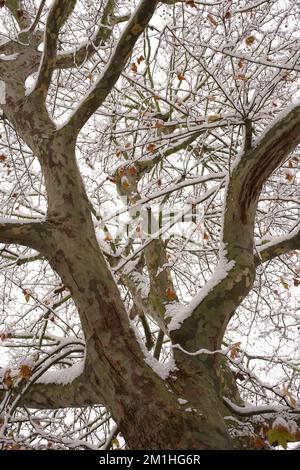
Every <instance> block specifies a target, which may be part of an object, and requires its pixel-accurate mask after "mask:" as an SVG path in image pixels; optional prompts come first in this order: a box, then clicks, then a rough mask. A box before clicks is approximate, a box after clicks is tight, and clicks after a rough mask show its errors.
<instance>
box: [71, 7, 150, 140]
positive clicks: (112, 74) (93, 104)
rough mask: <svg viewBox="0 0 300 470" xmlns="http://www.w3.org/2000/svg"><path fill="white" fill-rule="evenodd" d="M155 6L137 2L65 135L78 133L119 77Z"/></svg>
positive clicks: (72, 117) (73, 115) (74, 114)
mask: <svg viewBox="0 0 300 470" xmlns="http://www.w3.org/2000/svg"><path fill="white" fill-rule="evenodd" d="M158 3H159V2H158V0H141V1H140V3H139V5H138V7H137V8H136V10H135V12H134V13H133V15H132V16H131V19H130V20H129V22H128V24H127V26H126V28H125V29H124V31H123V33H122V34H121V36H120V39H119V41H118V43H117V45H116V48H115V50H114V51H113V54H112V56H111V58H110V60H109V62H108V64H107V66H106V67H105V69H104V71H103V73H102V76H101V77H100V79H99V80H98V81H97V83H96V84H95V85H94V87H93V88H92V90H91V92H90V93H89V94H88V96H87V97H86V98H84V100H83V101H82V102H81V104H80V105H79V106H78V108H77V109H76V110H75V111H74V113H73V114H72V116H71V117H70V119H69V121H68V122H67V123H66V124H65V126H64V129H65V131H66V132H68V133H70V132H72V133H78V132H79V131H80V129H81V128H82V127H83V126H84V124H85V123H86V122H87V121H88V119H89V118H90V117H91V116H92V115H93V114H94V113H95V112H96V111H97V109H98V108H99V106H101V105H102V103H103V102H104V100H105V99H106V97H107V96H108V95H109V93H110V91H111V89H112V88H113V86H114V85H115V83H116V82H117V80H118V78H119V77H120V75H121V73H122V71H123V69H124V66H125V64H126V62H127V60H128V58H129V57H130V54H131V51H132V49H133V47H134V45H135V43H136V41H137V40H138V38H139V37H140V35H141V34H142V32H143V31H144V30H145V28H146V27H147V25H148V23H149V21H150V19H151V17H152V15H153V13H154V11H155V7H156V6H157V4H158Z"/></svg>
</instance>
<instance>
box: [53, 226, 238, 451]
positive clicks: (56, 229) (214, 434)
mask: <svg viewBox="0 0 300 470" xmlns="http://www.w3.org/2000/svg"><path fill="white" fill-rule="evenodd" d="M88 226H89V223H86V224H85V225H84V226H83V225H82V223H81V224H80V225H77V224H76V223H75V222H73V224H70V223H68V224H67V223H64V224H60V223H58V224H57V225H56V224H55V223H52V230H51V232H50V233H49V236H48V239H47V243H46V244H47V246H48V249H47V256H48V259H49V261H50V263H51V264H52V266H53V268H54V269H55V270H56V271H57V272H58V274H59V275H60V277H61V278H62V280H63V282H64V283H65V284H66V285H67V286H68V287H69V288H70V290H71V293H72V297H73V299H74V302H75V304H76V306H77V309H78V312H79V314H80V318H81V322H82V325H83V329H84V332H85V337H86V343H87V349H88V351H87V359H86V361H87V364H86V369H87V372H88V374H89V375H90V376H91V375H93V377H94V378H93V381H94V392H95V390H98V392H99V403H100V402H101V403H102V404H104V405H105V406H106V407H107V408H108V409H109V410H110V412H111V414H112V416H113V418H114V419H115V421H116V422H117V423H118V425H119V429H120V431H121V433H122V434H123V436H124V438H125V440H126V442H127V444H128V446H129V448H131V449H230V448H231V446H232V444H231V441H230V438H229V435H228V433H227V430H226V427H225V424H224V420H223V416H222V400H221V395H220V393H219V385H218V384H219V379H218V375H217V372H216V371H217V368H216V367H215V365H214V364H213V362H211V361H208V360H206V361H204V362H203V358H202V359H200V358H199V357H195V358H191V357H189V356H188V357H187V358H185V357H184V354H183V353H181V352H178V353H176V364H177V366H178V370H175V371H174V372H171V375H170V377H169V378H168V379H167V380H166V381H163V380H162V379H161V378H160V377H159V376H157V375H156V373H155V372H154V371H153V370H152V369H151V368H150V367H149V366H148V365H147V364H146V363H145V361H144V356H143V352H142V351H141V349H140V346H139V345H138V342H137V341H136V338H135V334H134V332H133V330H132V329H131V327H130V323H129V320H128V317H127V313H126V311H125V309H124V306H123V304H122V303H121V302H120V301H119V292H118V288H117V286H116V284H115V283H114V280H113V277H112V275H110V272H109V271H107V266H106V264H105V263H104V264H103V262H104V260H103V257H102V254H101V252H100V249H99V247H98V244H97V241H96V238H95V235H94V230H93V229H91V230H88V229H87V227H88ZM104 267H105V269H104ZM187 359H188V360H187Z"/></svg>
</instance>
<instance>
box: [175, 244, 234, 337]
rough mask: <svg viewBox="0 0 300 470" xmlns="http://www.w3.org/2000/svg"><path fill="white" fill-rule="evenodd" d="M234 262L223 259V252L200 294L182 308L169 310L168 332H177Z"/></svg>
mask: <svg viewBox="0 0 300 470" xmlns="http://www.w3.org/2000/svg"><path fill="white" fill-rule="evenodd" d="M234 265H235V262H234V261H228V260H227V259H226V257H225V251H224V252H223V253H222V256H221V258H220V261H219V264H218V266H217V268H216V270H215V272H214V274H213V275H212V277H211V279H210V280H209V281H208V282H207V283H206V284H205V286H203V287H202V289H201V290H200V292H199V293H198V294H197V295H196V296H195V297H194V298H193V299H192V300H191V302H190V303H189V304H188V305H186V306H182V307H181V308H180V309H179V308H178V306H176V310H175V309H174V310H173V311H172V309H170V308H169V312H170V313H171V315H172V318H171V321H170V323H169V331H174V330H178V329H179V328H180V326H181V324H182V323H183V322H184V321H185V320H186V319H187V318H189V317H190V316H191V315H192V314H193V312H194V310H196V308H197V307H198V306H199V305H200V304H201V302H202V301H203V299H205V297H206V296H207V295H208V294H209V293H210V292H211V291H212V290H213V289H214V288H215V287H216V286H217V285H218V284H219V283H220V282H221V281H223V279H225V278H226V276H227V275H228V273H229V271H230V270H231V269H232V268H233V267H234Z"/></svg>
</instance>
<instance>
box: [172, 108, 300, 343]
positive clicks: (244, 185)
mask: <svg viewBox="0 0 300 470" xmlns="http://www.w3.org/2000/svg"><path fill="white" fill-rule="evenodd" d="M299 129H300V104H295V105H293V106H291V107H288V108H287V109H286V110H285V111H284V112H283V113H281V114H280V115H279V116H278V117H277V119H276V120H275V121H273V122H272V123H271V125H270V126H269V127H268V128H267V129H266V130H265V132H264V133H263V134H262V136H261V137H260V138H259V139H258V140H257V141H256V142H255V144H254V147H253V148H251V149H249V150H247V151H245V152H244V153H242V154H241V155H240V156H239V157H237V160H236V162H235V163H234V166H233V168H232V172H231V176H230V179H229V181H228V184H227V190H226V199H225V203H224V224H223V239H222V242H223V243H222V245H221V250H220V262H219V265H218V267H217V269H216V271H215V273H214V275H213V277H212V279H211V280H210V281H209V283H208V284H207V285H206V286H204V288H203V290H202V291H200V293H199V294H198V296H196V297H195V298H194V299H193V300H192V302H191V304H190V305H189V306H187V307H186V308H185V310H184V311H181V312H179V314H177V315H176V316H175V317H173V319H172V321H171V323H170V329H171V330H174V331H172V337H173V341H174V342H176V343H180V344H181V345H182V346H184V347H185V349H188V348H189V347H190V348H191V349H192V350H197V349H199V343H200V345H201V347H205V348H207V349H214V350H215V349H218V348H219V347H220V344H221V341H222V338H223V335H224V331H225V328H226V326H227V324H228V321H229V320H230V318H231V316H232V314H233V313H234V311H235V310H236V308H237V307H238V305H240V303H241V302H242V301H243V299H244V298H245V297H246V295H247V294H248V293H249V291H250V290H251V288H252V285H253V282H254V277H255V259H254V252H253V246H254V220H255V214H256V208H257V203H258V199H259V195H260V192H261V189H262V186H263V184H264V182H265V181H266V180H267V179H268V178H269V177H270V175H271V174H272V172H273V171H274V170H275V169H276V168H277V167H278V166H279V165H280V164H281V163H282V162H283V161H284V160H285V159H286V158H287V156H288V155H289V154H290V152H292V151H293V150H294V149H295V148H296V147H297V145H298V144H299V143H300V130H299ZM234 227H236V230H234V229H233V228H234ZM180 324H182V325H181V327H180V328H179V326H180Z"/></svg>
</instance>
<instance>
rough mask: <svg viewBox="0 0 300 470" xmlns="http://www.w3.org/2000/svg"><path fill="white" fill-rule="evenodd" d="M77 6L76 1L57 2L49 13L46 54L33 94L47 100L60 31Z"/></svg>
mask: <svg viewBox="0 0 300 470" xmlns="http://www.w3.org/2000/svg"><path fill="white" fill-rule="evenodd" d="M75 5H76V0H71V1H68V0H55V1H54V2H53V3H52V6H51V8H50V11H49V13H48V17H47V22H46V29H45V39H44V52H43V55H42V61H41V65H40V69H39V72H38V78H37V81H36V85H35V88H34V91H33V92H32V93H35V94H38V95H39V96H41V97H42V98H44V99H45V98H46V95H47V92H48V88H49V86H50V83H51V78H52V73H53V71H54V69H55V64H56V54H57V41H58V35H59V31H60V29H61V28H62V26H63V25H64V23H65V22H66V21H67V19H68V17H69V16H70V14H71V13H72V11H73V9H74V8H75Z"/></svg>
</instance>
